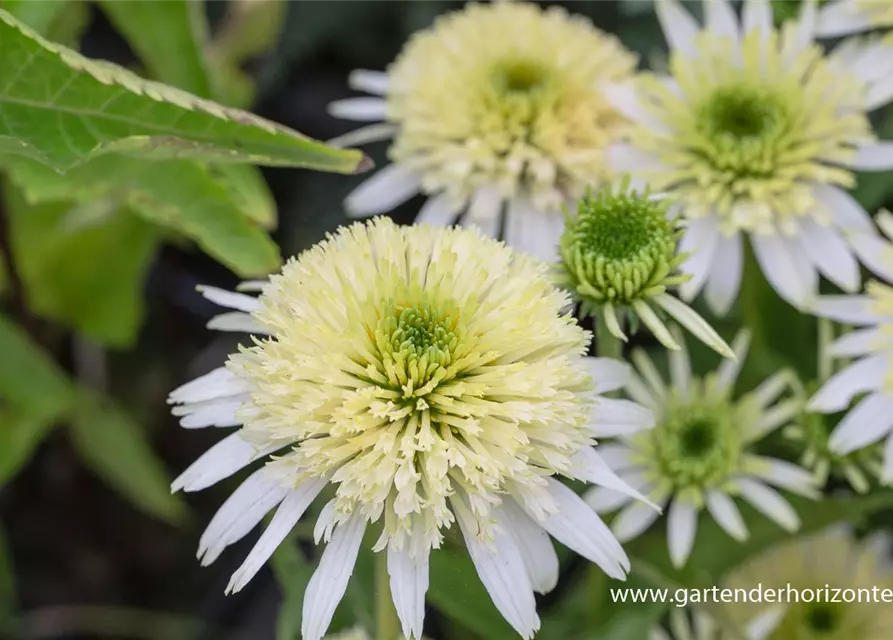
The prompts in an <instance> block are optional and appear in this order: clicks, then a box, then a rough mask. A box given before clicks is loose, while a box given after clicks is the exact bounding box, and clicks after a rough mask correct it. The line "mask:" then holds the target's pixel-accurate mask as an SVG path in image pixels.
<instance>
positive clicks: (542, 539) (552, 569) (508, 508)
mask: <svg viewBox="0 0 893 640" xmlns="http://www.w3.org/2000/svg"><path fill="white" fill-rule="evenodd" d="M501 511H502V516H503V518H502V522H503V525H504V527H505V529H506V530H507V531H508V532H509V533H510V534H511V535H512V537H513V538H514V539H515V545H516V546H517V547H518V551H519V552H520V553H521V559H522V560H523V562H524V567H525V569H527V575H528V576H529V577H530V583H531V585H532V587H533V590H534V591H536V592H537V593H549V592H550V591H551V590H552V589H554V588H555V585H556V584H558V554H556V553H555V547H553V546H552V541H551V540H550V539H549V534H548V533H546V530H545V529H543V528H542V527H540V526H539V525H538V524H537V523H536V522H535V521H534V520H533V519H532V518H531V517H530V516H528V515H527V514H526V513H524V510H523V509H521V507H520V506H519V505H518V503H516V502H515V501H514V500H513V499H511V498H508V499H506V500H504V501H503V503H502V508H501Z"/></svg>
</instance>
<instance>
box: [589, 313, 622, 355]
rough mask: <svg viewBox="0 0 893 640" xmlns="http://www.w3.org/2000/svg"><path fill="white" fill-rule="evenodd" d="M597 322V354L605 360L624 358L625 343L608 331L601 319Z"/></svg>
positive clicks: (596, 319)
mask: <svg viewBox="0 0 893 640" xmlns="http://www.w3.org/2000/svg"><path fill="white" fill-rule="evenodd" d="M593 319H594V320H595V322H594V324H595V352H596V353H597V354H598V355H599V356H601V357H603V358H616V359H618V360H620V359H622V358H623V341H622V340H620V339H619V338H617V337H616V336H614V335H613V334H612V333H611V332H610V331H608V328H607V326H605V323H604V321H603V320H601V319H600V318H597V317H596V318H593Z"/></svg>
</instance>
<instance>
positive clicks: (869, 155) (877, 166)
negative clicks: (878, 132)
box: [844, 141, 893, 171]
mask: <svg viewBox="0 0 893 640" xmlns="http://www.w3.org/2000/svg"><path fill="white" fill-rule="evenodd" d="M844 164H846V165H847V166H848V167H849V168H850V169H854V170H856V171H887V170H889V169H893V142H887V141H881V142H874V143H866V144H863V145H861V146H859V147H857V149H856V155H855V156H854V157H852V158H850V159H849V160H846V161H844Z"/></svg>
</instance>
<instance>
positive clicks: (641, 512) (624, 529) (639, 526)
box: [611, 502, 660, 542]
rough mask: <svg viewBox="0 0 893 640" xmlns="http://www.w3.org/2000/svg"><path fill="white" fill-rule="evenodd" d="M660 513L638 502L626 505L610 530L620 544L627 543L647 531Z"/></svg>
mask: <svg viewBox="0 0 893 640" xmlns="http://www.w3.org/2000/svg"><path fill="white" fill-rule="evenodd" d="M659 516H660V511H658V510H655V509H652V508H651V507H649V506H648V505H645V504H642V503H640V502H633V503H632V504H629V505H627V506H626V507H625V508H624V509H623V510H622V511H621V512H620V513H619V514H617V517H616V518H615V519H614V521H613V522H612V523H611V530H612V531H613V532H614V535H615V536H617V540H619V541H620V542H629V541H630V540H632V539H633V538H637V537H639V536H640V535H641V534H643V533H645V531H647V530H648V527H650V526H651V525H652V524H653V523H654V521H655V520H657V518H658V517H659Z"/></svg>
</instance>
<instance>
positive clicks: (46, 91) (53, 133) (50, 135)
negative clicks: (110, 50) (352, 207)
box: [0, 10, 367, 173]
mask: <svg viewBox="0 0 893 640" xmlns="http://www.w3.org/2000/svg"><path fill="white" fill-rule="evenodd" d="M0 59H2V60H3V64H2V65H0V149H3V150H5V151H7V152H9V151H10V150H15V151H16V152H17V153H19V154H21V155H26V156H28V157H31V158H34V159H37V160H38V161H40V162H42V163H44V164H47V165H48V166H51V167H53V168H54V169H56V170H57V171H60V172H64V171H67V170H69V169H71V168H72V167H75V166H77V165H78V164H81V163H83V162H85V161H86V160H88V159H90V158H94V157H98V156H101V155H103V154H107V153H112V152H119V153H124V154H129V155H139V156H142V157H150V158H203V159H206V160H213V161H217V162H242V163H252V164H267V165H276V166H295V167H310V168H315V169H319V170H325V171H334V172H342V173H349V172H353V171H357V170H362V169H365V168H367V167H366V164H367V163H366V162H364V156H363V155H362V154H361V153H359V152H357V151H349V150H340V149H333V148H331V147H328V146H326V145H324V144H322V143H320V142H316V141H314V140H311V139H309V138H307V137H305V136H302V135H301V134H299V133H297V132H295V131H292V130H290V129H288V128H286V127H283V126H281V125H277V124H274V123H272V122H269V121H267V120H264V119H262V118H259V117H257V116H255V115H252V114H250V113H247V112H243V111H238V110H236V109H229V108H226V107H223V106H221V105H219V104H215V103H213V102H209V101H207V100H203V99H201V98H198V97H197V96H194V95H192V94H189V93H186V92H184V91H182V90H180V89H175V88H173V87H170V86H166V85H163V84H159V83H156V82H150V81H147V80H143V79H142V78H140V77H138V76H136V75H135V74H133V73H130V72H129V71H127V70H125V69H122V68H121V67H119V66H117V65H113V64H111V63H108V62H101V61H95V60H89V59H87V58H85V57H83V56H82V55H80V54H79V53H77V52H75V51H72V50H71V49H68V48H66V47H63V46H61V45H58V44H54V43H51V42H49V41H47V40H46V39H44V38H42V37H41V36H40V35H38V34H37V33H36V32H34V31H33V30H32V29H30V28H28V27H26V26H24V25H23V24H21V23H20V22H18V21H17V20H16V19H15V18H13V17H12V16H11V15H10V14H8V13H7V12H5V11H3V10H0Z"/></svg>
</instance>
